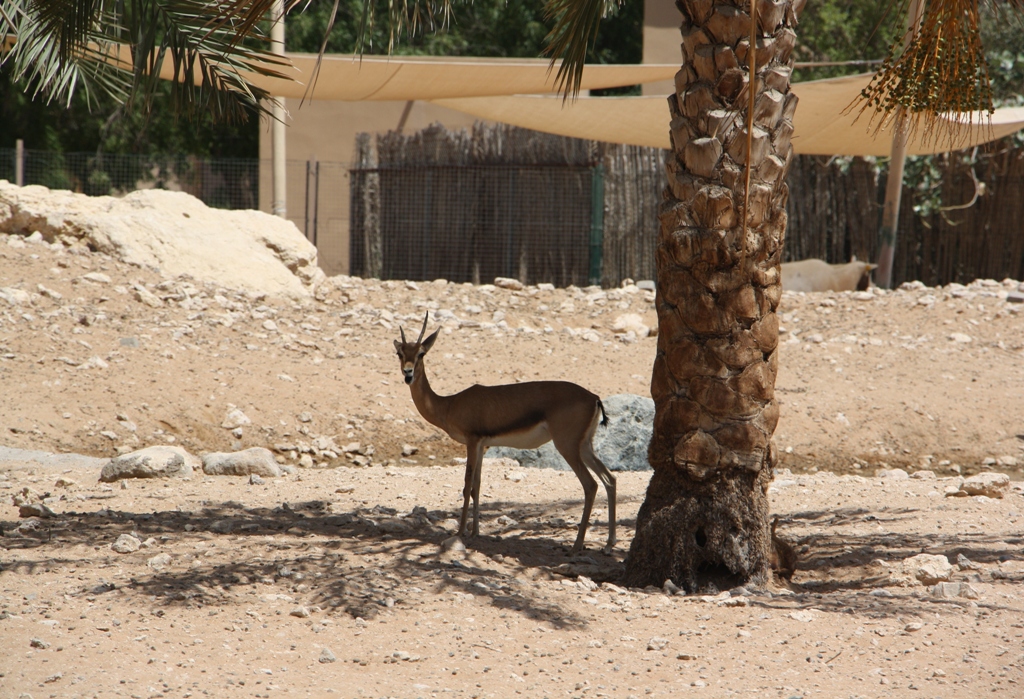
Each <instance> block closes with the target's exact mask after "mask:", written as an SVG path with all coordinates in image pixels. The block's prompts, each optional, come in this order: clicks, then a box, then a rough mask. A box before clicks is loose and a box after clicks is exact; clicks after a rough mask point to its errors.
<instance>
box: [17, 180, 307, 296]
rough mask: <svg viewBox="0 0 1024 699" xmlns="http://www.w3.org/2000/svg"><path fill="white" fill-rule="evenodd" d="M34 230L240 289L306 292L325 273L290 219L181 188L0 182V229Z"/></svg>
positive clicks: (171, 272) (173, 273)
mask: <svg viewBox="0 0 1024 699" xmlns="http://www.w3.org/2000/svg"><path fill="white" fill-rule="evenodd" d="M23 230H38V231H40V232H41V233H42V235H43V237H44V238H46V239H47V240H53V239H60V238H61V237H62V236H70V237H72V238H78V239H81V240H82V242H83V243H87V244H88V245H90V246H91V247H93V248H95V249H96V250H99V251H100V252H103V253H106V254H108V255H111V256H112V257H115V258H117V259H119V260H121V261H123V262H127V263H129V264H133V265H137V266H139V267H142V268H156V269H159V270H160V271H161V272H162V273H163V274H164V275H165V276H167V277H177V276H179V275H182V274H189V275H191V276H192V277H193V278H195V279H199V280H201V281H206V282H213V283H216V284H217V285H219V286H221V287H224V288H228V289H237V290H242V291H252V292H257V293H265V294H282V295H287V296H292V297H301V296H307V295H308V294H309V293H310V291H311V290H312V289H313V288H315V287H316V286H317V285H318V284H319V283H320V282H321V281H322V280H323V279H324V276H325V275H324V273H323V272H322V271H321V270H320V268H319V267H318V266H317V251H316V247H315V246H314V245H313V244H312V243H310V242H309V241H308V240H306V238H305V236H303V235H302V233H301V232H299V229H298V228H296V227H295V224H293V223H291V222H290V221H288V220H286V219H283V218H280V217H278V216H272V215H270V214H268V213H264V212H261V211H252V210H234V211H229V210H226V209H214V208H210V207H207V206H206V205H205V204H203V203H202V202H201V201H199V200H198V199H196V198H195V197H193V196H191V195H189V194H186V193H184V192H172V191H169V190H164V189H146V190H139V191H136V192H132V193H131V194H128V195H126V196H124V197H118V198H115V197H90V196H86V195H84V194H75V193H73V192H70V191H66V190H52V191H51V190H49V189H47V188H46V187H41V186H38V185H30V186H28V187H18V186H17V185H14V184H11V183H9V182H0V232H5V233H13V232H15V231H23Z"/></svg>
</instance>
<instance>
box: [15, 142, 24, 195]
mask: <svg viewBox="0 0 1024 699" xmlns="http://www.w3.org/2000/svg"><path fill="white" fill-rule="evenodd" d="M14 184H16V185H18V186H19V187H24V186H25V141H23V140H22V139H20V138H19V139H18V140H17V141H15V142H14Z"/></svg>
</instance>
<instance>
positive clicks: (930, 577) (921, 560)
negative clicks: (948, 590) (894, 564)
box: [902, 553, 953, 585]
mask: <svg viewBox="0 0 1024 699" xmlns="http://www.w3.org/2000/svg"><path fill="white" fill-rule="evenodd" d="M902 567H903V570H904V571H906V572H907V573H908V574H910V575H911V576H913V578H914V579H915V580H918V581H919V582H921V583H923V584H924V585H934V584H936V583H939V582H943V581H945V580H949V576H950V575H952V574H953V565H952V564H951V563H950V562H949V559H948V558H946V557H945V556H939V555H933V554H929V553H919V554H917V555H916V556H911V557H910V558H907V559H904V560H903V562H902Z"/></svg>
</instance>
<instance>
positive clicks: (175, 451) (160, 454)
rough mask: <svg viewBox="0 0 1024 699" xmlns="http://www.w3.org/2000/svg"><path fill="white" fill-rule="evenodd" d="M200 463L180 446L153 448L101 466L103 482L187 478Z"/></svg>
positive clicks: (120, 457)
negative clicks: (127, 479)
mask: <svg viewBox="0 0 1024 699" xmlns="http://www.w3.org/2000/svg"><path fill="white" fill-rule="evenodd" d="M201 466H202V462H201V461H200V460H199V459H198V458H197V457H195V456H193V455H192V454H189V453H188V452H187V451H185V450H184V449H182V448H181V447H172V446H153V447H146V448H145V449H140V450H138V451H133V452H130V453H128V454H124V455H122V456H118V457H116V458H113V459H111V460H110V461H109V462H107V464H106V466H104V467H103V471H102V472H101V473H100V480H101V481H103V482H104V483H111V482H113V481H118V480H121V479H122V478H187V477H188V476H191V475H192V472H193V470H195V469H197V468H200V467H201Z"/></svg>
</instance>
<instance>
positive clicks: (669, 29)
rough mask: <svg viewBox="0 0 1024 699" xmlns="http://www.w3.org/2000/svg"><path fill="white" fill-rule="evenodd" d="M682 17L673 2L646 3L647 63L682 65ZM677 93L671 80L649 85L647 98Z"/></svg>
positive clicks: (645, 57) (645, 56) (653, 0)
mask: <svg viewBox="0 0 1024 699" xmlns="http://www.w3.org/2000/svg"><path fill="white" fill-rule="evenodd" d="M681 23H682V16H681V15H680V14H679V10H678V9H676V4H675V2H673V0H644V53H643V62H644V63H680V64H681V63H682V60H683V59H682V53H681V52H680V50H679V44H680V43H682V39H681V38H680V36H679V25H680V24H681ZM673 92H675V83H674V82H673V81H672V80H663V81H661V82H656V83H648V84H646V85H644V86H643V94H645V95H665V96H666V97H667V96H668V95H671V94H672V93H673Z"/></svg>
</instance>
